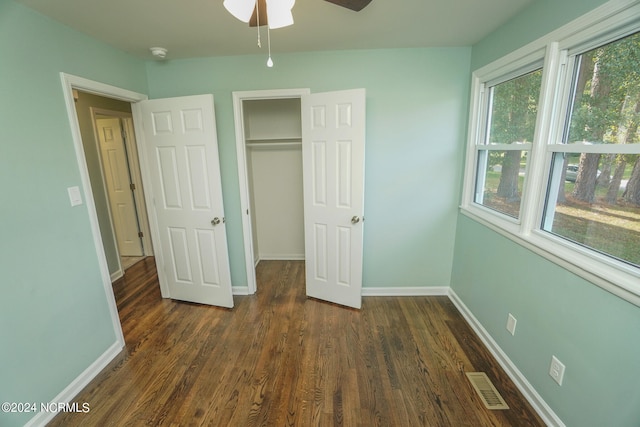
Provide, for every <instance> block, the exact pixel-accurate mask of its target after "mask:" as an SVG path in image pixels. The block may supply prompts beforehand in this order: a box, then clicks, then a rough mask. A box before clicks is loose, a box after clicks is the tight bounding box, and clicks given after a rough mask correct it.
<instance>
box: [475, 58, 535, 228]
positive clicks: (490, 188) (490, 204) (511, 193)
mask: <svg viewBox="0 0 640 427" xmlns="http://www.w3.org/2000/svg"><path fill="white" fill-rule="evenodd" d="M541 80H542V70H541V69H538V70H535V71H532V72H529V73H527V74H524V75H521V76H518V77H516V78H513V79H511V80H508V81H505V82H502V83H498V84H495V85H492V86H490V87H488V89H486V92H487V96H486V102H487V104H486V106H485V111H487V118H486V125H485V128H484V129H483V132H484V135H485V136H484V138H483V139H482V140H481V141H480V144H478V147H477V159H478V165H477V169H476V171H477V172H476V191H475V199H474V201H475V202H476V203H478V204H480V205H483V206H485V207H487V208H490V209H493V210H496V211H498V212H500V213H503V214H506V215H508V216H511V217H513V218H516V219H517V218H519V216H520V202H521V200H522V188H523V183H524V179H525V174H526V170H527V167H526V166H527V157H528V154H529V152H530V151H531V142H532V141H533V133H534V129H535V124H536V116H537V113H538V98H539V95H540V83H541Z"/></svg>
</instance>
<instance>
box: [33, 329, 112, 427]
mask: <svg viewBox="0 0 640 427" xmlns="http://www.w3.org/2000/svg"><path fill="white" fill-rule="evenodd" d="M123 348H124V346H123V344H122V343H120V342H118V341H116V342H114V343H113V344H112V345H111V347H109V348H108V349H107V351H105V352H104V353H102V355H101V356H100V357H98V359H96V361H95V362H93V363H92V364H91V365H89V367H88V368H87V369H85V370H84V372H82V373H81V374H80V375H78V377H77V378H76V379H75V380H73V381H72V382H71V383H70V384H69V385H68V386H67V387H65V388H64V390H62V391H61V392H60V393H59V394H58V395H57V396H56V397H54V398H53V399H52V400H51V402H50V403H72V401H73V398H74V397H76V396H77V395H78V393H80V392H81V391H82V389H83V388H85V387H86V386H87V384H89V383H90V382H91V380H93V379H94V378H95V377H96V376H97V375H98V374H99V373H100V372H101V371H102V370H103V369H104V368H105V367H106V366H107V365H108V364H109V363H110V362H111V361H112V360H113V359H114V358H115V357H116V356H117V355H118V354H119V353H120V351H122V349H123ZM80 403H84V402H80ZM89 403H91V402H89ZM56 415H58V414H57V413H56V412H38V414H37V415H36V416H35V417H33V418H31V419H30V420H29V422H27V423H26V424H25V427H40V426H43V427H44V426H45V425H46V424H47V423H48V422H49V421H51V420H52V419H53V418H54V417H55V416H56Z"/></svg>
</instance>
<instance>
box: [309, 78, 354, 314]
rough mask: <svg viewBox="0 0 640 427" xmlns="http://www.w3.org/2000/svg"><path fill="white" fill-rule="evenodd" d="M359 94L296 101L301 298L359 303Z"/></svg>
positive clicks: (310, 96) (335, 94)
mask: <svg viewBox="0 0 640 427" xmlns="http://www.w3.org/2000/svg"><path fill="white" fill-rule="evenodd" d="M364 139H365V90H364V89H354V90H348V91H341V92H329V93H318V94H311V95H306V96H303V97H302V162H303V186H304V224H305V225H304V227H305V259H306V282H307V295H308V296H310V297H313V298H319V299H322V300H326V301H331V302H334V303H337V304H342V305H346V306H349V307H355V308H360V306H361V303H362V298H361V294H362V238H363V221H364V217H363V213H364Z"/></svg>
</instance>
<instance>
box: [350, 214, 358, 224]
mask: <svg viewBox="0 0 640 427" xmlns="http://www.w3.org/2000/svg"><path fill="white" fill-rule="evenodd" d="M359 222H360V217H359V216H357V215H354V216H353V217H351V224H357V223H359Z"/></svg>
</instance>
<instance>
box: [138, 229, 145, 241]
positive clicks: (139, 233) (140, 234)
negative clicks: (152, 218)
mask: <svg viewBox="0 0 640 427" xmlns="http://www.w3.org/2000/svg"><path fill="white" fill-rule="evenodd" d="M138 237H140V238H141V239H142V238H143V237H144V234H143V233H142V231H138Z"/></svg>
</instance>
